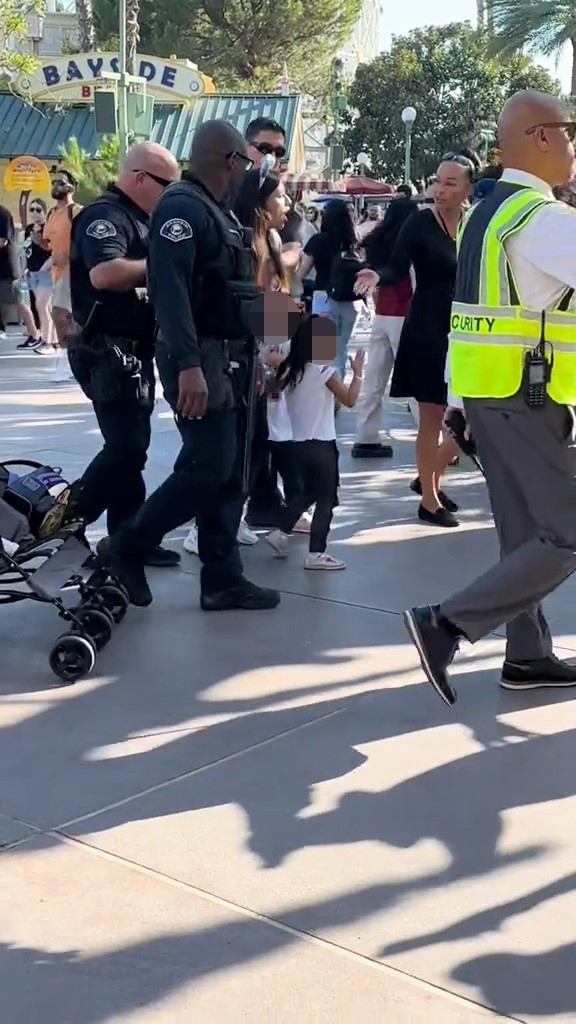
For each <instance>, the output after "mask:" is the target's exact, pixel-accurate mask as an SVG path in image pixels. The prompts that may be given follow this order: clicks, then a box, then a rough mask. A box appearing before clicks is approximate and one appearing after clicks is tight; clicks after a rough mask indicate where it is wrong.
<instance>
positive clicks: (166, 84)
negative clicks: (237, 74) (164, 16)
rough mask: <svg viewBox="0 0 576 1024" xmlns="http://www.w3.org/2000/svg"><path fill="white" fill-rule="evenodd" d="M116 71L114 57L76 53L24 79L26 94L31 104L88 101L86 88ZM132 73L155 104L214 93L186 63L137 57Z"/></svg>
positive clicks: (46, 65)
mask: <svg viewBox="0 0 576 1024" xmlns="http://www.w3.org/2000/svg"><path fill="white" fill-rule="evenodd" d="M119 70H120V69H119V61H118V55H117V54H115V53H102V54H98V53H77V54H74V56H72V57H59V58H57V59H52V60H51V61H50V62H49V63H46V64H44V65H42V66H41V67H40V68H38V70H37V71H35V72H33V73H32V74H30V73H29V74H28V75H27V76H26V83H25V87H26V93H27V95H28V96H29V98H31V99H33V100H49V99H50V98H51V96H54V97H57V98H60V96H61V97H62V98H63V99H66V98H67V97H74V98H82V97H87V94H86V91H85V90H86V86H91V85H93V84H94V83H95V82H97V81H101V82H103V83H105V82H106V75H107V74H110V73H112V74H115V75H117V74H119ZM135 73H136V77H138V78H142V79H144V80H145V82H146V83H147V85H148V90H149V93H150V95H151V96H153V97H154V98H155V99H156V101H162V100H164V101H165V102H167V103H178V102H182V103H184V102H188V101H189V100H191V99H194V98H195V97H196V96H201V95H202V94H203V93H205V92H213V91H214V86H213V83H212V82H211V80H210V79H208V78H206V77H205V76H204V75H202V74H201V73H200V72H199V71H198V69H197V68H196V66H195V65H193V64H191V63H190V62H189V61H175V60H172V61H167V60H164V59H163V58H162V57H150V56H147V55H138V57H137V60H136V69H135ZM23 84H24V83H23Z"/></svg>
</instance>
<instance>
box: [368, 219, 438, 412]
mask: <svg viewBox="0 0 576 1024" xmlns="http://www.w3.org/2000/svg"><path fill="white" fill-rule="evenodd" d="M410 266H413V267H414V273H415V275H416V291H415V292H414V298H413V299H412V304H411V306H410V310H409V312H408V315H407V317H406V319H405V321H404V326H403V328H402V335H401V337H400V344H399V346H398V354H397V356H396V362H395V365H394V374H393V376H392V384H391V387H390V394H391V396H392V397H393V398H415V399H416V401H417V402H429V403H431V404H432V405H446V392H447V389H446V383H445V380H444V376H445V367H446V355H447V352H448V333H449V330H450V310H451V306H452V297H453V293H454V282H455V279H456V242H455V241H454V239H453V238H451V237H450V235H449V234H448V233H447V232H446V231H444V229H443V228H442V227H441V225H440V224H439V223H438V221H437V219H436V217H435V216H434V213H433V212H432V210H430V209H428V210H422V211H420V213H418V214H416V215H415V216H414V217H410V218H409V220H407V221H406V223H405V225H404V227H403V228H402V230H401V231H400V234H399V236H398V239H397V242H396V245H395V247H394V251H393V253H392V256H391V258H390V262H389V265H388V267H386V268H385V270H384V273H383V274H382V280H383V282H384V283H385V284H388V283H392V282H394V281H397V280H401V279H402V278H405V277H406V276H407V275H408V273H409V269H410Z"/></svg>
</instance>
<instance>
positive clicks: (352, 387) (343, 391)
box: [326, 348, 365, 409]
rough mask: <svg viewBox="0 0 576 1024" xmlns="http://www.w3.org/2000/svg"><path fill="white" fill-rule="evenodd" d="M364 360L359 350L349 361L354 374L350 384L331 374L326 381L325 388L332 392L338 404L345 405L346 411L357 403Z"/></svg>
mask: <svg viewBox="0 0 576 1024" xmlns="http://www.w3.org/2000/svg"><path fill="white" fill-rule="evenodd" d="M364 358H365V356H364V350H363V349H361V348H359V349H358V351H357V353H356V355H355V356H354V358H353V359H350V366H351V367H352V372H353V374H354V376H353V377H352V380H351V381H350V384H348V385H346V384H344V382H343V381H341V380H340V377H339V376H338V374H337V373H333V374H332V376H331V377H330V379H329V380H327V381H326V387H327V388H328V390H329V391H331V392H332V394H333V395H334V398H335V399H336V401H337V402H340V404H341V405H345V406H346V407H347V408H348V409H353V408H354V406H355V405H356V402H357V401H358V396H359V394H360V387H361V385H362V370H363V369H364Z"/></svg>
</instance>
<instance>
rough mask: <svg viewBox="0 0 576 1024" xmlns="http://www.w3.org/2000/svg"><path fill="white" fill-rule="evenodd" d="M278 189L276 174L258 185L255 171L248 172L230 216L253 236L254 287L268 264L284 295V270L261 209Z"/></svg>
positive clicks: (264, 211) (258, 174) (285, 281)
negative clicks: (233, 216) (267, 262)
mask: <svg viewBox="0 0 576 1024" xmlns="http://www.w3.org/2000/svg"><path fill="white" fill-rule="evenodd" d="M279 185H280V178H279V177H278V175H277V174H273V173H269V174H267V175H266V177H265V178H264V180H263V181H261V180H260V171H259V170H258V169H257V168H256V169H255V170H253V171H248V173H247V174H246V175H245V177H244V181H243V183H242V188H241V190H240V193H239V195H238V198H237V199H236V202H235V204H234V213H235V214H236V216H237V217H238V220H239V221H240V223H241V225H242V227H244V228H250V229H251V230H252V231H253V232H254V243H253V245H254V252H255V255H256V283H257V284H260V283H261V281H262V277H263V274H264V267H265V265H266V261H267V260H270V261H271V263H272V266H273V268H274V273H275V274H276V277H277V278H278V281H279V283H280V287H281V288H282V290H283V291H286V290H287V286H288V277H287V274H286V269H285V267H284V264H283V263H282V258H281V256H280V253H279V252H278V251H277V249H276V248H275V246H274V244H273V242H272V241H271V236H270V227H269V225H268V219H267V216H266V209H265V203H266V200H267V199H269V198H270V196H271V195H273V194H274V192H275V191H276V189H277V188H278V186H279Z"/></svg>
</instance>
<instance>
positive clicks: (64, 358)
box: [52, 349, 74, 384]
mask: <svg viewBox="0 0 576 1024" xmlns="http://www.w3.org/2000/svg"><path fill="white" fill-rule="evenodd" d="M71 380H74V375H73V373H72V370H71V369H70V363H69V362H68V353H67V352H65V351H64V350H63V349H60V351H59V352H58V355H57V356H56V366H55V368H54V372H53V374H52V384H67V383H68V381H71Z"/></svg>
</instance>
